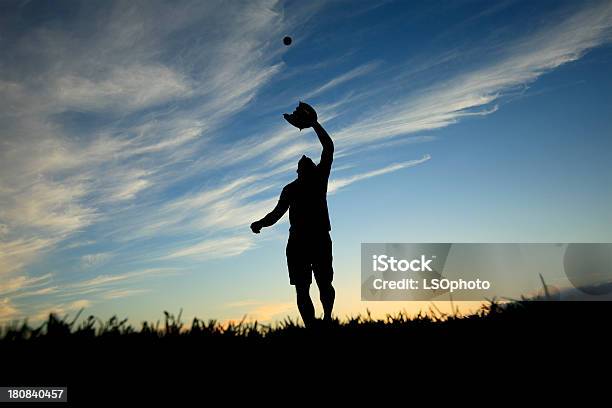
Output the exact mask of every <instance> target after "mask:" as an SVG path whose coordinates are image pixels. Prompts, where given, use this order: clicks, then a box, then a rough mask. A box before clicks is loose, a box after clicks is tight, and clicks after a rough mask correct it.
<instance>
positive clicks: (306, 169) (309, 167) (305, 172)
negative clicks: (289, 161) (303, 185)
mask: <svg viewBox="0 0 612 408" xmlns="http://www.w3.org/2000/svg"><path fill="white" fill-rule="evenodd" d="M316 168H317V166H316V165H315V164H314V162H313V161H312V159H311V158H310V157H308V156H302V158H301V159H300V161H298V168H297V174H298V178H299V179H306V178H308V177H310V176H311V175H312V174H314V172H315V170H316Z"/></svg>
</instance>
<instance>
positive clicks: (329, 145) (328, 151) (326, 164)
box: [312, 122, 334, 175]
mask: <svg viewBox="0 0 612 408" xmlns="http://www.w3.org/2000/svg"><path fill="white" fill-rule="evenodd" d="M312 128H313V129H314V131H315V133H316V134H317V137H318V138H319V142H321V145H322V146H323V152H321V161H320V162H319V167H322V168H324V169H326V170H327V174H328V175H329V171H330V170H331V164H332V160H333V159H334V142H333V140H332V138H331V137H330V136H329V134H328V133H327V131H326V130H325V129H323V126H321V124H320V123H319V122H315V123H314V124H313V125H312Z"/></svg>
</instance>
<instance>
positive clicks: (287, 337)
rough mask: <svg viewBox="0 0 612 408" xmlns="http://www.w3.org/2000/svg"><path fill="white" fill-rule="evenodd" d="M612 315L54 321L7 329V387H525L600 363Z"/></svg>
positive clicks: (116, 391) (125, 394)
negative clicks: (531, 379) (550, 373)
mask: <svg viewBox="0 0 612 408" xmlns="http://www.w3.org/2000/svg"><path fill="white" fill-rule="evenodd" d="M611 310H612V308H611V307H610V306H609V305H608V303H594V302H590V303H586V302H585V303H578V302H547V301H539V302H538V301H524V302H513V303H507V304H498V303H490V304H488V305H486V306H483V307H482V309H481V310H480V311H478V312H477V313H475V314H470V315H460V314H455V315H444V314H440V313H429V314H421V315H417V316H412V317H410V316H408V315H406V314H405V313H401V312H400V313H397V314H395V315H388V316H386V317H385V318H383V319H373V318H371V317H369V316H358V317H354V318H348V319H344V320H342V321H336V322H335V323H334V324H331V325H328V326H324V325H322V324H321V325H320V327H316V328H314V329H306V328H303V327H302V326H300V325H298V324H296V323H295V322H292V321H290V320H285V321H283V322H279V323H277V324H276V325H275V326H273V327H270V326H263V325H259V324H256V323H253V324H246V323H243V324H234V325H229V326H222V325H220V324H219V323H217V322H215V321H208V322H205V321H202V320H199V319H195V320H193V322H190V324H184V323H183V322H181V320H180V317H179V316H176V317H175V316H173V315H171V314H168V313H165V315H164V319H163V321H162V322H161V323H157V324H151V323H143V324H142V325H141V327H139V328H134V327H132V326H130V325H129V324H128V323H127V320H120V319H117V318H112V319H110V320H109V321H106V322H102V321H100V320H98V319H96V318H95V317H89V318H86V319H81V320H79V323H76V321H77V320H76V318H75V317H74V316H73V317H72V319H70V318H64V319H59V318H58V317H56V316H53V315H51V316H49V318H48V320H47V321H46V322H45V323H44V324H42V325H41V326H39V327H36V328H32V327H30V326H28V325H27V324H25V323H20V324H13V325H9V326H6V327H4V328H3V330H2V333H1V335H0V349H1V350H2V365H1V367H2V368H1V372H2V379H1V381H0V383H2V384H8V385H11V386H17V385H55V386H61V385H67V386H68V387H69V393H68V395H69V400H70V402H71V403H73V404H77V403H79V404H78V405H81V404H80V403H83V404H85V403H86V402H87V401H92V398H94V399H95V400H96V401H106V402H112V401H115V400H118V399H125V398H128V399H130V400H141V399H145V398H146V399H147V400H148V401H150V400H151V399H153V400H158V399H160V400H161V399H169V400H174V398H180V399H183V398H188V399H190V398H191V396H193V395H203V393H204V394H205V393H213V394H215V393H229V394H223V395H227V396H228V397H231V398H242V397H246V396H247V395H245V393H248V392H258V393H259V392H264V393H265V392H276V391H277V390H278V389H285V390H287V389H289V390H295V392H298V391H299V390H316V389H319V388H320V387H323V386H329V387H333V389H337V387H341V384H340V383H339V382H338V381H340V380H341V379H342V378H346V377H347V376H350V377H351V378H353V381H357V382H358V383H360V384H362V385H363V386H364V387H367V386H368V384H373V383H375V382H377V381H381V380H384V381H383V382H384V383H389V384H393V383H395V382H396V381H398V380H402V381H404V382H402V383H403V384H404V385H406V384H408V383H412V382H413V381H415V380H416V379H420V380H426V381H427V379H431V381H442V382H443V383H445V382H446V381H451V382H456V381H461V380H465V379H470V380H471V381H474V382H475V383H477V382H478V381H483V380H484V381H488V380H492V379H494V378H495V376H497V375H500V374H502V373H504V372H506V373H508V372H516V373H521V374H518V375H520V376H522V378H526V373H529V375H534V374H538V373H539V372H543V371H544V370H549V369H551V368H555V367H558V369H559V370H561V369H562V368H563V367H565V366H566V364H567V363H568V362H577V363H583V362H584V363H586V362H593V361H602V359H603V358H605V357H607V356H608V355H609V352H608V349H609V346H610V344H612V343H610V340H612V338H611V336H610V334H609V326H610V314H609V312H610V311H611ZM468 372H470V373H472V374H466V373H468ZM479 378H480V379H479ZM358 389H359V388H358ZM299 392H302V391H299ZM304 392H305V391H304ZM253 397H254V396H253Z"/></svg>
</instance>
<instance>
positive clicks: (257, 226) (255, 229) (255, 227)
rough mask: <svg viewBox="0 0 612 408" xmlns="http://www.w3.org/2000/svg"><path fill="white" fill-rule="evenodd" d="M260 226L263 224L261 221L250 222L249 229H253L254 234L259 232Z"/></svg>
mask: <svg viewBox="0 0 612 408" xmlns="http://www.w3.org/2000/svg"><path fill="white" fill-rule="evenodd" d="M262 227H263V226H262V225H261V222H259V221H255V222H254V223H252V224H251V231H253V232H254V233H255V234H259V233H260V232H261V228H262Z"/></svg>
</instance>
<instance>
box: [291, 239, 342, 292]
mask: <svg viewBox="0 0 612 408" xmlns="http://www.w3.org/2000/svg"><path fill="white" fill-rule="evenodd" d="M286 253H287V266H288V268H289V282H290V283H291V284H292V285H296V286H305V285H310V284H311V283H312V275H313V273H314V276H315V279H316V281H317V285H319V286H321V285H326V284H329V283H331V281H332V280H333V278H334V269H333V267H332V241H331V237H330V236H329V232H328V231H324V232H321V233H317V234H308V235H304V234H298V233H294V232H291V233H290V234H289V241H288V242H287V251H286Z"/></svg>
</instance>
